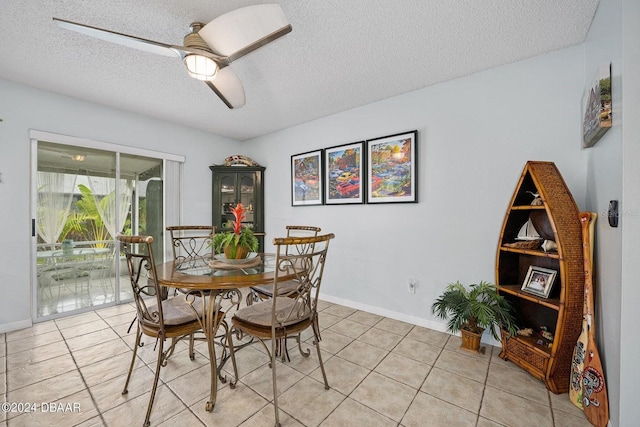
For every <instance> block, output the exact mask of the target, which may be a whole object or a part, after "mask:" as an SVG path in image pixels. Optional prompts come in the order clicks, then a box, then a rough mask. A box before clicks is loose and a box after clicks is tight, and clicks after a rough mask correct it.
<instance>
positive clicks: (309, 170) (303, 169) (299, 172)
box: [291, 150, 322, 206]
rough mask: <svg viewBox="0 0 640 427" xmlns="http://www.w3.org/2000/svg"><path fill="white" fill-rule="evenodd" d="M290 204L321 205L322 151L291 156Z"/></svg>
mask: <svg viewBox="0 0 640 427" xmlns="http://www.w3.org/2000/svg"><path fill="white" fill-rule="evenodd" d="M291 204H292V205H293V206H308V205H321V204H322V150H317V151H310V152H308V153H302V154H295V155H293V156H291Z"/></svg>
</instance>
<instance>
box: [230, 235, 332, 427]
mask: <svg viewBox="0 0 640 427" xmlns="http://www.w3.org/2000/svg"><path fill="white" fill-rule="evenodd" d="M333 237H334V235H333V234H332V233H329V234H325V235H321V236H312V237H285V238H276V239H274V240H273V243H274V245H275V246H276V260H275V278H274V281H273V291H274V292H273V293H274V295H276V296H275V297H274V298H271V299H270V300H265V301H261V302H258V303H255V304H252V305H250V306H247V307H244V308H242V309H240V310H238V311H237V312H236V313H235V314H234V316H233V317H232V322H233V327H234V328H235V329H236V330H238V331H240V332H241V333H242V334H247V335H249V336H252V337H255V338H257V339H258V340H259V341H260V343H261V344H262V345H263V347H264V348H265V350H266V351H267V354H269V357H270V358H271V375H272V378H271V380H272V383H273V404H274V410H275V425H276V427H279V426H280V419H279V413H278V388H277V383H276V366H277V365H276V357H277V356H276V352H277V346H278V343H279V342H282V341H283V340H286V338H287V337H288V336H293V335H299V334H300V333H301V332H302V331H304V330H306V329H308V328H312V330H313V335H314V341H313V344H314V345H315V347H316V350H317V352H318V361H319V363H320V369H321V371H322V377H323V379H324V386H325V389H328V388H329V383H328V381H327V375H326V373H325V370H324V364H323V363H322V355H321V352H320V328H319V325H318V312H317V305H318V294H319V291H320V284H321V282H322V275H323V272H324V266H325V260H326V257H327V251H328V249H329V242H330V240H331V239H333ZM291 275H294V276H295V282H296V283H297V287H296V288H294V289H291V290H290V291H289V292H282V291H281V289H280V286H281V285H282V284H283V283H287V284H288V283H289V281H288V280H287V281H281V278H282V277H291ZM265 340H270V341H271V349H269V347H267V345H266V344H265ZM300 351H301V352H302V354H303V355H305V356H308V355H309V354H310V351H309V350H308V349H307V351H306V352H303V351H302V348H300Z"/></svg>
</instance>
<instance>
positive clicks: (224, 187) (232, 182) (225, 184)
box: [219, 173, 238, 229]
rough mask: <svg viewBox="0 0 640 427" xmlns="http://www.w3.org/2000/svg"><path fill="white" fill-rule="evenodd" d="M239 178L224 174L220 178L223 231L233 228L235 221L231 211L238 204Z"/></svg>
mask: <svg viewBox="0 0 640 427" xmlns="http://www.w3.org/2000/svg"><path fill="white" fill-rule="evenodd" d="M236 183H237V176H236V174H234V173H229V174H222V175H221V176H220V203H221V206H220V207H219V209H220V212H221V214H222V216H221V218H222V221H221V222H222V223H221V226H222V228H223V229H229V228H231V221H233V220H234V217H233V213H232V212H231V209H232V208H234V207H235V205H236V203H237V202H238V197H237V195H236V191H237V185H236Z"/></svg>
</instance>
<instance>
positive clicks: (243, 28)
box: [198, 4, 291, 61]
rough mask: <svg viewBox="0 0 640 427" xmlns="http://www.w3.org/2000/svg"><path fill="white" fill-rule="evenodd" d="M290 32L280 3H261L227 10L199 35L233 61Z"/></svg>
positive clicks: (215, 49) (216, 50)
mask: <svg viewBox="0 0 640 427" xmlns="http://www.w3.org/2000/svg"><path fill="white" fill-rule="evenodd" d="M290 32H291V24H289V22H288V21H287V17H286V16H285V15H284V12H283V11H282V8H281V7H280V5H278V4H260V5H254V6H247V7H243V8H240V9H236V10H233V11H231V12H228V13H225V14H224V15H222V16H219V17H217V18H215V19H214V20H213V21H211V22H209V23H208V24H207V25H205V26H204V27H203V28H202V29H201V30H200V31H199V32H198V34H200V36H201V37H202V38H203V39H204V41H205V42H206V43H207V44H208V45H209V47H210V48H211V49H212V50H213V51H214V52H215V53H217V54H219V55H221V56H225V57H228V58H229V60H230V61H234V60H236V59H238V58H240V57H242V56H244V55H246V54H247V53H249V52H253V51H254V50H256V49H258V48H259V47H261V46H264V45H265V44H267V43H270V42H272V41H274V40H275V39H277V38H280V37H282V36H284V35H285V34H287V33H290Z"/></svg>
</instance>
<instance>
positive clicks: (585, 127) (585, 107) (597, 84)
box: [582, 64, 611, 148]
mask: <svg viewBox="0 0 640 427" xmlns="http://www.w3.org/2000/svg"><path fill="white" fill-rule="evenodd" d="M582 111H583V119H582V147H583V148H589V147H593V146H594V145H595V143H596V142H598V140H599V139H600V138H602V135H604V134H605V133H607V131H608V130H609V129H611V64H603V65H601V66H600V68H599V69H598V71H597V72H596V75H595V76H594V77H593V80H592V82H591V85H590V87H588V88H587V90H586V91H585V93H584V96H583V98H582Z"/></svg>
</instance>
